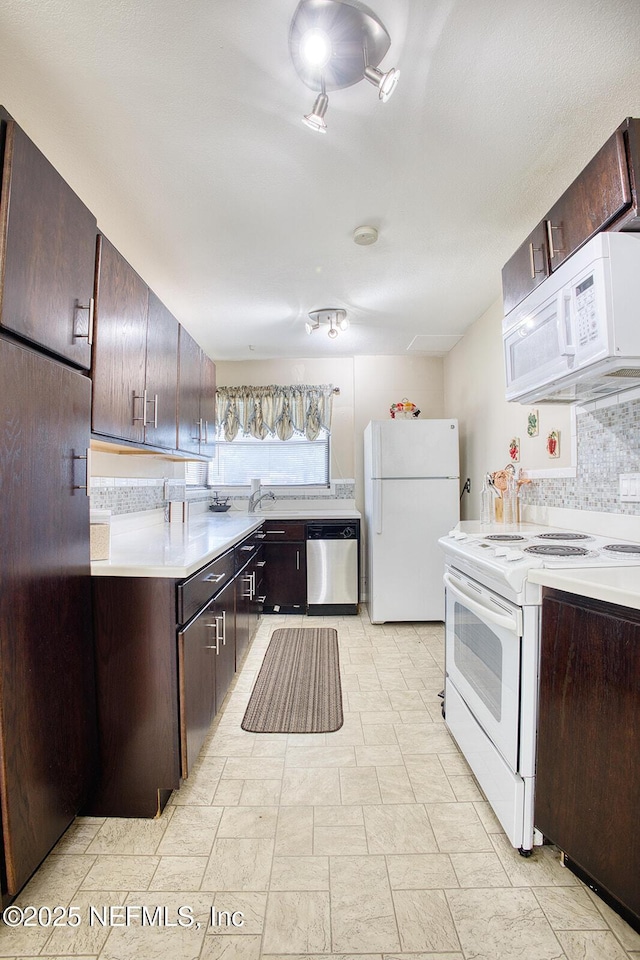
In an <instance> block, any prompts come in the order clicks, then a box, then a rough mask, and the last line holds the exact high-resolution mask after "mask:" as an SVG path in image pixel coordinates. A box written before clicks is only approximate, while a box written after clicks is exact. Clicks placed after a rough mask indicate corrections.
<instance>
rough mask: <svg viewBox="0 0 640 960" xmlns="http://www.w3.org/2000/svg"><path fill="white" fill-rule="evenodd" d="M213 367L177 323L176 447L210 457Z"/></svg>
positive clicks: (212, 439) (212, 363) (211, 444)
mask: <svg viewBox="0 0 640 960" xmlns="http://www.w3.org/2000/svg"><path fill="white" fill-rule="evenodd" d="M215 399H216V368H215V364H214V362H213V360H211V359H210V358H209V357H208V356H207V355H206V353H204V351H203V350H202V349H201V348H200V347H199V346H198V344H197V343H196V341H195V340H194V339H193V337H192V336H190V335H189V334H188V333H187V331H186V330H185V329H184V327H180V337H179V347H178V449H179V450H181V451H183V452H184V453H191V454H194V455H195V454H197V455H199V456H204V457H211V456H213V450H214V431H215V416H216V412H215Z"/></svg>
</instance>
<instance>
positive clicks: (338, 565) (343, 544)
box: [307, 520, 360, 616]
mask: <svg viewBox="0 0 640 960" xmlns="http://www.w3.org/2000/svg"><path fill="white" fill-rule="evenodd" d="M359 545H360V523H359V521H358V520H347V521H345V520H324V521H321V522H318V523H308V524H307V613H308V614H309V615H310V616H314V615H315V616H326V615H330V614H338V615H345V614H357V612H358V553H359V549H358V548H359Z"/></svg>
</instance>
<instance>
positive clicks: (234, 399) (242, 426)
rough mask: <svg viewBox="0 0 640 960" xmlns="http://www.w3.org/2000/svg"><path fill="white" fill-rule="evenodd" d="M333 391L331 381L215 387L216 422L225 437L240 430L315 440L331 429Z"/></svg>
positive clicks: (260, 436) (247, 433)
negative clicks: (312, 384) (291, 384)
mask: <svg viewBox="0 0 640 960" xmlns="http://www.w3.org/2000/svg"><path fill="white" fill-rule="evenodd" d="M333 392H334V391H333V386H332V385H331V384H317V385H314V386H310V385H308V384H295V385H294V386H285V387H281V386H276V385H272V386H268V387H218V389H217V390H216V421H217V423H218V425H219V428H221V429H222V432H223V435H224V439H225V440H233V439H234V438H235V437H237V436H238V434H239V433H240V434H241V435H242V436H245V437H255V438H256V439H257V440H264V439H265V437H269V436H271V437H274V436H275V437H278V438H279V439H280V440H290V439H291V437H293V436H295V435H296V434H297V435H304V436H305V437H306V438H307V440H315V439H316V437H317V436H318V434H319V433H320V431H321V430H322V429H323V428H325V429H327V430H330V429H331V412H332V409H333Z"/></svg>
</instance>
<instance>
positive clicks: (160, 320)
mask: <svg viewBox="0 0 640 960" xmlns="http://www.w3.org/2000/svg"><path fill="white" fill-rule="evenodd" d="M145 383H146V391H147V412H146V418H145V419H146V425H145V442H146V443H148V444H151V445H152V446H155V447H163V448H164V449H166V450H174V449H175V447H176V415H177V403H178V321H177V320H176V318H175V317H174V316H173V315H172V314H171V313H170V312H169V311H168V310H167V308H166V307H165V305H164V304H163V303H162V302H161V301H160V300H159V299H158V297H157V296H156V295H155V293H154V292H153V290H150V291H149V317H148V324H147V363H146V381H145Z"/></svg>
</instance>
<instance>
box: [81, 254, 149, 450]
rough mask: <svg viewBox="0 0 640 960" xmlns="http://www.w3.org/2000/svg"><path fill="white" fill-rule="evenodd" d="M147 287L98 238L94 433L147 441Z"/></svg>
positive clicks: (94, 353) (94, 355)
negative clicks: (145, 394)
mask: <svg viewBox="0 0 640 960" xmlns="http://www.w3.org/2000/svg"><path fill="white" fill-rule="evenodd" d="M147 308H148V288H147V285H146V284H145V283H144V281H143V280H141V278H140V277H139V276H138V274H137V273H136V272H135V270H134V269H133V268H132V267H131V266H129V264H128V263H127V261H126V260H125V259H124V257H123V256H121V254H120V253H118V251H117V250H116V248H115V247H114V246H113V244H111V243H110V242H109V241H108V240H107V239H106V237H103V236H100V237H99V238H98V252H97V267H96V306H95V342H94V352H93V368H92V377H93V408H92V428H93V432H94V433H100V434H105V435H106V436H109V437H116V438H118V439H122V440H134V441H137V442H139V443H142V442H143V441H144V427H143V418H144V414H145V410H144V388H145V363H146V342H147Z"/></svg>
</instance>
